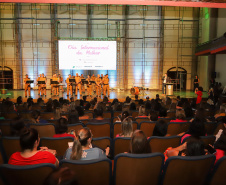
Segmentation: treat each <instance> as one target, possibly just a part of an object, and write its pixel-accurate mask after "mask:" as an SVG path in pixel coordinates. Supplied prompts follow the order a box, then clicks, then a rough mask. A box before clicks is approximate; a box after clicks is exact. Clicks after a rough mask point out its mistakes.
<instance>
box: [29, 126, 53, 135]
mask: <svg viewBox="0 0 226 185" xmlns="http://www.w3.org/2000/svg"><path fill="white" fill-rule="evenodd" d="M30 128H35V129H36V130H37V131H38V134H39V137H53V135H54V134H55V126H54V124H51V123H46V124H41V123H39V124H30Z"/></svg>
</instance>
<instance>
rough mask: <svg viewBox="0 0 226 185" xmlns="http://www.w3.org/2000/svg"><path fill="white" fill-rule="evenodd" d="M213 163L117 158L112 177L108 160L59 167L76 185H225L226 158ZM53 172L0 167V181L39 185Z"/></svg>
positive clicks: (9, 184) (201, 159) (211, 158)
mask: <svg viewBox="0 0 226 185" xmlns="http://www.w3.org/2000/svg"><path fill="white" fill-rule="evenodd" d="M214 162H215V156H214V155H206V156H196V157H181V156H177V157H170V158H169V159H167V160H166V162H165V164H164V156H163V154H160V153H155V154H119V155H117V156H116V157H115V160H114V167H113V173H112V162H111V160H109V159H98V160H90V161H81V160H78V161H72V160H62V161H61V163H60V166H61V167H68V168H69V169H70V170H72V171H74V174H75V177H76V179H77V181H78V184H79V185H87V184H92V185H113V184H114V185H126V184H130V185H138V184H140V185H150V184H151V185H172V184H173V185H181V184H183V185H191V184H195V185H203V184H208V185H224V184H225V180H226V176H225V173H226V157H223V158H221V159H220V160H219V161H218V162H217V163H216V165H214ZM212 169H213V170H212ZM54 170H55V166H54V165H52V164H38V165H30V166H14V165H9V164H3V165H0V174H1V177H2V181H3V182H4V183H5V184H6V185H16V184H23V185H31V184H32V185H40V184H43V182H44V181H45V179H46V177H47V176H48V175H49V174H50V173H51V172H53V171H54ZM3 182H2V183H3ZM0 184H1V182H0Z"/></svg>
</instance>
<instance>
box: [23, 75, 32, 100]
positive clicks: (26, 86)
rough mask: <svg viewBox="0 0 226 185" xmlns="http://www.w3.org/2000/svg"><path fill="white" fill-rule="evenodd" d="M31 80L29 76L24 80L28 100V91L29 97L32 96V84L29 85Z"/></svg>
mask: <svg viewBox="0 0 226 185" xmlns="http://www.w3.org/2000/svg"><path fill="white" fill-rule="evenodd" d="M28 80H30V78H28V74H26V75H25V79H24V83H25V97H26V98H27V91H28V95H29V97H30V96H31V84H27V81H28Z"/></svg>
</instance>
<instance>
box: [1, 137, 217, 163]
mask: <svg viewBox="0 0 226 185" xmlns="http://www.w3.org/2000/svg"><path fill="white" fill-rule="evenodd" d="M180 139H181V138H180V137H179V136H170V137H157V136H153V137H150V138H149V139H148V141H149V143H150V146H151V150H152V152H153V153H155V152H160V153H164V151H165V150H166V149H167V148H168V147H173V148H175V147H177V146H179V144H180ZM201 139H202V140H203V142H204V143H205V145H208V144H211V145H213V144H214V141H215V136H203V137H201ZM73 140H74V138H72V137H61V138H48V137H44V138H41V139H40V146H46V147H48V148H50V149H53V150H56V152H57V156H59V157H62V156H63V155H64V154H65V152H66V150H67V148H68V142H73ZM0 141H1V143H0V149H1V151H2V154H3V159H4V161H5V163H7V161H8V159H9V157H10V156H11V155H12V154H13V153H15V152H17V151H21V148H20V143H19V138H18V137H2V138H1V140H0ZM92 144H93V145H94V146H97V147H99V148H101V149H105V148H107V146H110V148H111V156H116V155H117V154H120V153H124V152H129V148H130V138H124V137H118V138H115V139H113V140H112V139H111V138H110V137H101V138H93V141H92Z"/></svg>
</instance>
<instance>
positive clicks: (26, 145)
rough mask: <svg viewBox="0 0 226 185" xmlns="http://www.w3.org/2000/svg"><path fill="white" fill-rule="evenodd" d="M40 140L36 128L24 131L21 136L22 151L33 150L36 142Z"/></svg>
mask: <svg viewBox="0 0 226 185" xmlns="http://www.w3.org/2000/svg"><path fill="white" fill-rule="evenodd" d="M38 140H39V136H38V131H37V130H36V129H34V128H27V129H24V130H23V132H22V133H21V135H20V147H21V149H22V151H24V150H26V149H30V150H33V149H34V144H35V141H38Z"/></svg>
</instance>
